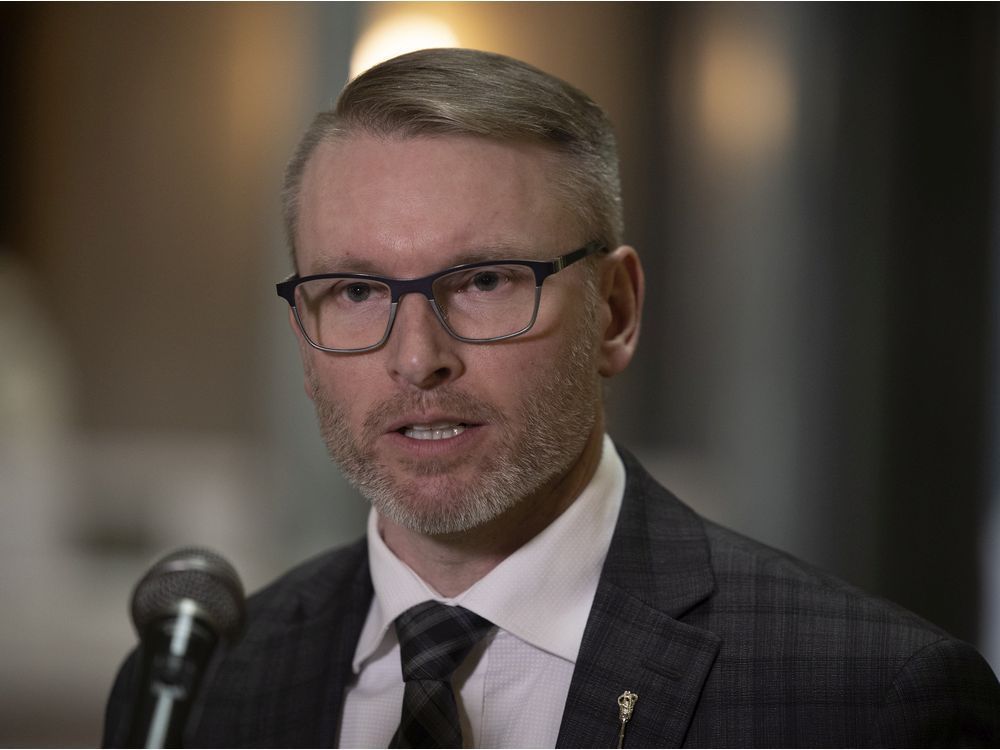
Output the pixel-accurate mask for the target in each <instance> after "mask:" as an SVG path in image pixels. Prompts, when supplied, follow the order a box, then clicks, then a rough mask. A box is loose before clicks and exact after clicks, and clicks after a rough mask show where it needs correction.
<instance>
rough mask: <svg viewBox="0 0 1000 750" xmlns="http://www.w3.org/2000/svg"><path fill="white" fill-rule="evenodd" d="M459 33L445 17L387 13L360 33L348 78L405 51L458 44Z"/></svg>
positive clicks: (456, 45)
mask: <svg viewBox="0 0 1000 750" xmlns="http://www.w3.org/2000/svg"><path fill="white" fill-rule="evenodd" d="M458 46H460V45H459V43H458V37H457V36H455V32H454V31H452V29H451V27H450V26H449V25H448V24H446V23H445V22H444V21H441V20H438V19H436V18H431V17H429V16H415V15H403V16H390V17H388V18H384V19H380V20H379V21H377V22H376V23H375V25H374V26H372V27H371V28H369V29H366V30H365V32H364V33H363V34H362V35H361V38H360V39H358V43H357V44H355V45H354V52H353V54H352V55H351V78H354V77H355V76H356V75H358V74H359V73H363V72H364V71H366V70H368V68H370V67H372V66H373V65H377V64H378V63H380V62H382V61H384V60H388V59H389V58H391V57H395V56H396V55H402V54H403V53H405V52H413V51H414V50H418V49H427V48H428V47H458Z"/></svg>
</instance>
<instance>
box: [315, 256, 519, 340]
mask: <svg viewBox="0 0 1000 750" xmlns="http://www.w3.org/2000/svg"><path fill="white" fill-rule="evenodd" d="M433 293H434V301H435V303H436V304H437V308H438V311H439V314H440V317H441V318H442V320H443V322H444V323H445V325H446V326H447V327H448V328H449V329H450V330H451V331H452V333H454V334H455V335H456V336H459V337H461V338H465V339H472V340H487V339H493V338H499V337H502V336H508V335H510V334H512V333H517V332H519V331H521V330H523V329H524V328H526V327H527V326H528V325H529V324H530V323H531V320H532V318H533V317H534V315H535V304H536V294H535V275H534V272H533V271H532V269H531V268H530V267H529V266H523V265H518V264H516V263H512V264H498V265H491V266H479V267H476V268H469V269H464V270H458V271H454V272H452V273H448V274H445V275H443V276H440V277H439V278H437V279H436V280H435V281H434V284H433ZM296 307H297V310H298V315H299V320H300V321H301V323H302V327H303V330H304V332H305V334H306V335H307V336H308V337H309V338H310V339H311V340H312V342H313V343H314V344H317V345H318V346H321V347H324V348H327V349H365V348H367V347H371V346H375V345H376V344H378V343H379V342H380V341H381V340H382V338H383V337H384V336H385V333H386V328H387V327H388V325H389V321H390V318H391V316H392V293H391V290H390V289H389V286H388V285H387V284H384V283H382V282H379V281H372V280H371V279H358V278H337V279H312V280H310V281H306V282H303V283H301V284H299V285H298V287H296Z"/></svg>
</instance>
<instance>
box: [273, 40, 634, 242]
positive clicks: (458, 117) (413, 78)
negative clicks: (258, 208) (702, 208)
mask: <svg viewBox="0 0 1000 750" xmlns="http://www.w3.org/2000/svg"><path fill="white" fill-rule="evenodd" d="M352 133H366V134H370V135H374V136H380V137H386V136H399V137H414V136H421V135H472V136H479V137H483V138H490V139H494V140H500V141H519V142H527V143H535V144H539V145H542V146H545V147H548V148H551V149H552V150H553V151H554V152H556V153H558V154H560V155H562V156H563V157H564V158H563V159H561V164H562V165H563V168H562V169H561V170H560V175H559V177H558V178H557V185H558V187H559V188H560V189H561V192H562V193H563V195H564V199H565V200H566V201H567V204H568V207H569V208H570V209H571V210H572V211H573V213H574V214H575V215H576V216H577V217H578V218H579V220H580V221H581V223H582V225H583V227H584V228H585V229H586V231H587V232H588V236H587V238H586V239H587V240H588V241H590V240H599V241H601V242H603V243H604V244H606V245H607V246H608V247H610V248H615V247H617V246H618V245H620V244H621V242H622V235H623V232H624V227H623V223H624V222H623V219H622V199H621V184H620V181H619V176H618V150H617V144H616V142H615V135H614V131H613V129H612V126H611V122H610V120H609V119H608V117H607V115H605V113H604V111H603V110H602V109H601V108H600V107H599V106H597V104H595V103H594V102H593V100H591V99H590V97H588V96H587V95H586V94H584V93H583V92H582V91H580V90H579V89H577V88H575V87H574V86H571V85H570V84H568V83H566V82H565V81H562V80H560V79H558V78H556V77H554V76H551V75H549V74H548V73H545V72H543V71H541V70H539V69H538V68H535V67H533V66H531V65H528V64H527V63H524V62H521V61H520V60H515V59H513V58H510V57H506V56H504V55H498V54H495V53H492V52H482V51H479V50H471V49H458V48H448V49H425V50H420V51H417V52H411V53H409V54H405V55H400V56H399V57H395V58H393V59H391V60H387V61H386V62H383V63H381V64H379V65H376V66H375V67H373V68H370V69H369V70H367V71H365V72H364V73H362V74H361V75H359V76H358V77H357V78H355V79H354V80H353V81H351V82H350V83H348V84H347V86H346V87H345V88H344V90H343V91H342V92H341V94H340V97H339V98H338V99H337V102H336V104H335V105H334V107H333V109H330V110H326V111H324V112H320V113H319V114H318V115H316V118H315V119H314V120H313V122H312V124H311V125H310V126H309V128H308V130H306V132H305V134H304V135H303V136H302V139H301V140H300V141H299V145H298V147H297V148H296V149H295V153H294V154H293V156H292V159H291V161H290V162H289V163H288V167H287V168H286V170H285V182H284V188H283V191H282V203H283V212H284V221H285V231H286V233H287V237H288V245H289V249H290V251H291V253H292V256H293V259H294V256H295V233H296V227H297V224H298V211H299V188H300V185H301V182H302V175H303V172H304V171H305V168H306V164H307V163H308V162H309V159H310V157H311V156H312V154H313V152H314V151H315V149H316V147H317V146H319V145H320V144H321V143H325V142H328V141H332V140H335V139H337V138H339V137H343V136H346V135H350V134H352Z"/></svg>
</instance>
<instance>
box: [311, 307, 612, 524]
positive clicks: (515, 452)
mask: <svg viewBox="0 0 1000 750" xmlns="http://www.w3.org/2000/svg"><path fill="white" fill-rule="evenodd" d="M588 312H589V311H588ZM591 317H592V316H591V315H583V316H581V321H580V324H579V325H578V330H576V331H575V332H574V334H573V335H572V336H571V337H570V340H569V342H568V344H567V346H566V347H565V349H564V350H563V351H562V352H561V353H560V355H559V357H558V361H557V362H554V363H553V364H552V367H546V368H540V372H539V375H538V376H537V377H536V378H535V379H534V382H524V383H523V389H524V392H525V397H524V399H523V400H522V401H521V405H520V406H521V408H520V413H519V414H517V415H515V416H514V418H512V417H509V416H508V415H505V414H504V413H503V412H502V411H501V410H500V409H498V408H497V407H496V406H495V405H492V404H489V403H486V402H483V401H481V400H479V399H476V398H475V397H473V396H471V395H470V394H468V393H466V392H464V391H462V390H461V389H459V388H458V387H456V386H451V385H445V386H442V387H440V388H437V389H434V390H433V391H427V392H420V393H400V394H399V395H397V396H394V397H391V398H388V399H386V400H384V401H382V402H381V403H379V404H377V405H376V406H375V407H374V408H372V409H371V410H370V412H369V413H368V415H367V416H366V418H365V421H364V423H363V426H362V430H361V435H360V436H356V435H354V434H353V433H352V430H351V428H350V424H349V420H348V417H347V410H346V409H345V408H344V406H343V405H342V404H341V403H339V402H337V401H336V400H334V399H332V398H330V397H329V396H328V394H327V392H326V391H325V390H324V389H323V388H322V384H321V383H320V382H319V380H318V378H317V377H316V375H315V372H313V371H310V372H308V373H307V376H308V377H309V380H310V385H311V387H312V392H313V399H314V401H315V404H316V413H317V417H318V419H319V425H320V431H321V433H322V435H323V440H324V441H325V443H326V446H327V450H328V451H329V453H330V456H331V457H332V458H333V460H334V461H336V463H337V464H338V465H339V466H340V468H341V471H342V472H343V473H344V476H345V477H346V478H347V479H348V481H350V482H351V484H353V485H354V486H355V487H357V488H358V490H359V491H360V492H361V494H362V495H364V496H365V497H366V498H367V499H368V500H369V501H370V502H371V503H372V505H373V506H374V508H375V509H376V511H378V513H379V514H380V515H382V516H383V517H385V518H388V519H390V520H391V521H393V522H394V523H396V524H399V525H401V526H403V527H405V528H407V529H410V530H412V531H415V532H417V533H420V534H424V535H441V534H454V533H459V532H463V531H468V530H470V529H473V528H476V527H478V526H481V525H483V524H486V523H488V522H490V521H492V520H494V519H496V518H498V517H500V516H502V515H503V514H504V513H506V512H507V511H509V510H510V509H511V508H513V507H514V506H516V505H517V504H518V503H520V502H522V501H523V500H525V499H526V498H529V497H531V496H532V495H533V494H534V493H536V492H537V491H538V490H540V489H541V488H542V487H544V486H546V485H547V484H549V483H552V482H553V481H554V480H556V479H557V478H559V477H561V476H563V475H564V474H566V472H567V471H569V469H570V467H571V466H572V465H573V463H574V462H575V461H576V460H577V459H578V458H579V457H580V455H581V454H582V453H583V449H584V447H585V445H586V443H587V440H588V439H589V438H590V436H591V432H592V431H593V429H594V425H595V423H596V420H597V416H598V413H599V408H600V406H599V405H600V392H601V391H600V381H599V376H598V375H597V372H596V364H595V357H596V353H595V346H596V344H595V342H594V341H593V334H592V331H593V328H592V326H591V325H589V323H590V320H589V319H590V318H591ZM431 410H438V411H443V412H445V413H454V414H461V415H462V416H463V417H464V418H466V419H468V420H469V421H470V422H476V423H480V424H488V425H490V428H491V430H492V431H494V432H495V433H496V434H497V435H498V436H499V442H498V444H497V445H495V446H494V449H493V450H490V451H489V452H488V453H487V454H486V455H483V456H480V457H479V458H478V459H476V460H477V462H478V465H477V466H476V467H475V470H470V467H469V466H468V465H467V464H468V462H469V461H471V460H473V459H472V458H471V457H469V456H463V457H460V458H458V459H455V460H425V459H421V460H419V461H417V460H413V461H409V462H407V463H404V464H402V465H401V467H402V469H403V471H401V472H399V471H397V472H393V471H392V469H391V467H388V466H386V465H385V464H384V463H382V462H381V461H380V460H379V458H378V455H377V453H376V450H375V442H376V440H377V439H378V437H379V436H380V435H381V434H382V431H383V429H384V426H385V425H386V424H388V423H391V422H392V421H393V420H394V419H398V418H399V417H400V416H402V415H405V414H412V413H414V412H419V411H431ZM518 421H519V422H520V423H521V424H522V425H523V427H522V428H521V429H518V428H517V426H516V423H517V422H518ZM459 471H461V473H462V474H464V475H465V476H471V477H473V478H472V479H464V480H463V479H461V478H460V477H459V476H457V473H458V472H459Z"/></svg>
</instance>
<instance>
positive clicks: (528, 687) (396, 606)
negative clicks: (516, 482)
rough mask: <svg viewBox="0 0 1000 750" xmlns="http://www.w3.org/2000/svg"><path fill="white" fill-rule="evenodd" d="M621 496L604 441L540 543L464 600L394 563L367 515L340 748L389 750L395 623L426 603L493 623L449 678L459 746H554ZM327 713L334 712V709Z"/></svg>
mask: <svg viewBox="0 0 1000 750" xmlns="http://www.w3.org/2000/svg"><path fill="white" fill-rule="evenodd" d="M624 492H625V467H624V466H623V465H622V461H621V458H620V457H619V456H618V453H617V451H615V448H614V444H613V443H612V442H611V440H610V438H608V437H607V435H605V436H604V445H603V449H602V452H601V460H600V462H599V464H598V466H597V470H596V471H595V472H594V476H593V478H592V479H591V481H590V483H589V484H588V485H587V486H586V488H584V490H583V492H582V493H581V494H580V496H579V497H578V498H577V499H576V501H575V502H573V504H572V505H570V507H569V508H567V509H566V511H564V512H563V513H562V515H560V516H559V517H558V518H557V519H556V520H555V521H553V522H552V523H551V524H549V526H548V527H546V528H545V529H544V530H543V531H542V532H541V533H540V534H538V536H536V537H535V538H534V539H532V540H531V541H529V542H528V543H527V544H525V545H524V546H523V547H521V548H520V549H519V550H517V551H516V552H514V553H513V554H512V555H510V556H509V557H508V558H507V559H505V560H504V561H503V562H501V563H500V564H499V565H497V567H495V568H494V569H493V570H491V571H490V572H489V573H488V574H487V575H486V576H484V577H483V578H482V579H480V580H479V581H477V582H476V583H475V584H474V585H473V586H472V587H471V588H469V589H468V590H466V591H465V592H464V593H462V594H460V595H458V596H456V597H453V598H448V597H444V596H441V595H440V594H439V593H437V592H436V591H434V590H433V589H432V588H431V587H430V586H428V585H427V584H426V583H425V582H424V581H423V580H422V579H421V578H420V577H419V576H418V575H417V574H416V573H414V572H413V571H412V570H411V569H410V568H409V566H407V565H406V564H405V563H403V562H402V561H401V560H400V559H399V558H397V557H396V556H395V555H394V554H393V553H392V552H391V551H390V550H389V548H388V547H386V545H385V542H383V541H382V538H381V537H380V536H379V533H378V529H377V518H376V515H375V512H374V511H372V512H371V514H370V515H369V517H368V560H369V564H370V567H371V575H372V583H373V584H374V587H375V596H374V598H373V600H372V603H371V607H370V608H369V610H368V617H367V619H366V620H365V625H364V628H363V629H362V631H361V638H360V639H359V640H358V647H357V650H356V651H355V653H354V661H353V668H354V673H355V674H356V675H357V679H356V681H355V682H354V683H353V684H352V685H350V686H348V688H347V690H346V696H345V702H344V714H343V721H342V722H341V728H340V738H339V742H340V746H341V747H387V746H388V744H389V741H390V740H391V739H392V735H393V734H394V733H395V731H396V727H397V726H398V725H399V718H400V710H401V707H402V704H403V675H402V667H401V665H400V659H399V643H398V641H397V640H396V631H395V628H393V627H392V623H393V621H394V620H395V619H396V617H398V616H399V615H401V614H402V613H403V612H405V611H406V610H407V609H409V608H410V607H412V606H414V605H416V604H420V603H421V602H425V601H427V600H428V599H434V600H436V601H439V602H443V603H445V604H451V605H461V606H462V607H465V608H466V609H468V610H471V611H472V612H475V613H476V614H478V615H480V616H481V617H485V618H486V619H487V620H489V621H490V622H492V623H494V624H495V625H496V626H497V627H496V629H494V630H493V631H491V633H490V634H489V635H487V636H486V638H485V639H484V640H483V642H482V643H480V644H479V645H478V646H477V647H476V648H475V649H473V651H472V653H470V654H469V656H468V658H466V660H465V661H464V662H463V663H462V665H461V666H460V667H459V668H458V671H456V673H455V676H454V678H453V681H452V682H453V685H454V687H455V693H456V696H455V697H456V700H457V702H458V710H459V716H460V719H461V722H462V737H463V740H464V743H465V746H466V747H555V743H556V738H557V737H558V735H559V725H560V723H561V721H562V714H563V707H564V706H565V703H566V696H567V694H568V693H569V685H570V680H571V679H572V676H573V668H574V666H575V664H576V657H577V653H578V652H579V650H580V642H581V640H582V639H583V630H584V627H585V626H586V624H587V617H588V615H589V614H590V607H591V604H592V603H593V600H594V594H595V592H596V591H597V581H598V578H599V576H600V573H601V568H602V566H603V565H604V558H605V557H606V556H607V552H608V547H609V546H610V544H611V536H612V534H613V532H614V527H615V522H616V521H617V519H618V511H619V509H620V508H621V502H622V496H623V494H624ZM331 710H335V707H331Z"/></svg>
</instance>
